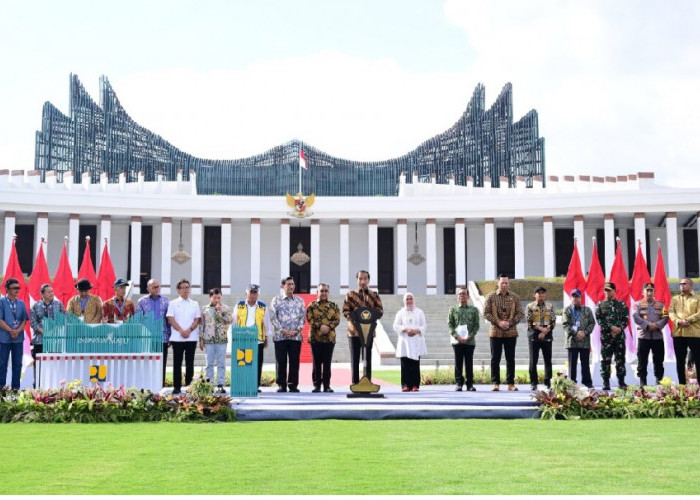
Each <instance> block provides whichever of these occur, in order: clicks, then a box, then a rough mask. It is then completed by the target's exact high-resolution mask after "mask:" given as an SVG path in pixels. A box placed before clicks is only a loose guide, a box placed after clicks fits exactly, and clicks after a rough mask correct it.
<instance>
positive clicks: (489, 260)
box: [484, 217, 496, 280]
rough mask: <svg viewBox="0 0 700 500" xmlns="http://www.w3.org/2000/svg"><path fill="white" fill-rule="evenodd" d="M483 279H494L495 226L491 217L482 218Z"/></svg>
mask: <svg viewBox="0 0 700 500" xmlns="http://www.w3.org/2000/svg"><path fill="white" fill-rule="evenodd" d="M484 260H485V266H484V279H487V280H495V279H496V228H495V226H494V221H493V218H491V217H487V218H486V219H484Z"/></svg>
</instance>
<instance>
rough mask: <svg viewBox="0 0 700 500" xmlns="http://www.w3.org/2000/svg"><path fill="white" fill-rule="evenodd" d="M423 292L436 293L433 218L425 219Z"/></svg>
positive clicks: (435, 253)
mask: <svg viewBox="0 0 700 500" xmlns="http://www.w3.org/2000/svg"><path fill="white" fill-rule="evenodd" d="M425 283H426V287H425V293H426V294H428V295H436V294H437V239H436V234H435V219H426V221H425Z"/></svg>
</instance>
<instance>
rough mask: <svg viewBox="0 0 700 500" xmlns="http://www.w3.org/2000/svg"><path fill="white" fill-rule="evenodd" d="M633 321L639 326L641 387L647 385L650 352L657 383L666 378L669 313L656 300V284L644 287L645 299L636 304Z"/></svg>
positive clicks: (638, 366) (638, 347)
mask: <svg viewBox="0 0 700 500" xmlns="http://www.w3.org/2000/svg"><path fill="white" fill-rule="evenodd" d="M632 319H633V320H634V322H635V323H636V325H637V339H639V340H638V343H637V361H638V363H637V376H638V377H639V383H640V384H641V385H647V365H648V364H649V351H651V353H652V360H653V362H654V377H656V383H657V384H658V383H659V381H660V380H661V379H662V378H664V334H663V330H664V327H665V326H666V323H668V311H667V310H666V307H664V303H663V302H661V301H660V300H656V299H655V298H654V284H653V283H647V284H646V285H644V298H643V299H642V300H640V301H639V302H635V304H634V314H632Z"/></svg>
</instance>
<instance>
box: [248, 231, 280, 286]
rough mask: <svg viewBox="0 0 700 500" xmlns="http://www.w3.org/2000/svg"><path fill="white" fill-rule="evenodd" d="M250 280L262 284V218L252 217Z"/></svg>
mask: <svg viewBox="0 0 700 500" xmlns="http://www.w3.org/2000/svg"><path fill="white" fill-rule="evenodd" d="M287 249H288V250H289V247H287ZM250 282H251V283H255V284H260V219H250Z"/></svg>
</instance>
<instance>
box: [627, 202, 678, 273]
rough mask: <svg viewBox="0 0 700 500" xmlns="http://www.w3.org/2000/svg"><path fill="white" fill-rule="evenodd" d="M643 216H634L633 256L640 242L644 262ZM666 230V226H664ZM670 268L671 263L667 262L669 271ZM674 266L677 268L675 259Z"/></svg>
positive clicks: (644, 228)
mask: <svg viewBox="0 0 700 500" xmlns="http://www.w3.org/2000/svg"><path fill="white" fill-rule="evenodd" d="M644 216H645V214H644V213H643V212H637V213H635V214H634V255H635V256H636V255H637V242H638V241H641V242H642V255H643V256H644V260H645V261H647V232H646V220H645V218H644ZM666 228H668V224H667V225H666ZM676 245H677V244H676ZM669 260H670V258H669ZM670 266H671V263H670V262H669V269H671V267H670ZM676 266H678V258H676ZM669 274H670V273H669Z"/></svg>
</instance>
